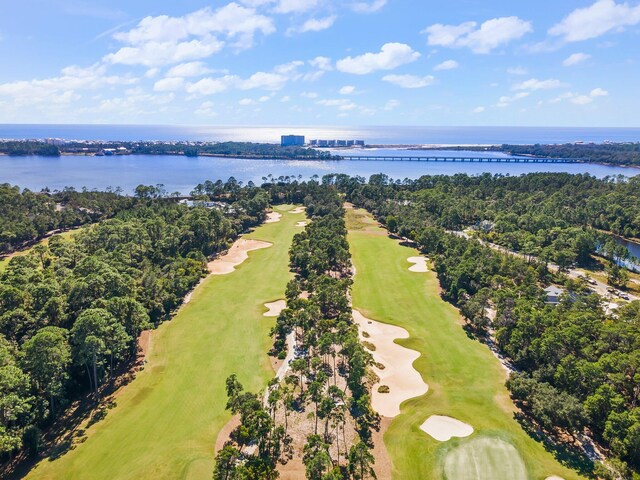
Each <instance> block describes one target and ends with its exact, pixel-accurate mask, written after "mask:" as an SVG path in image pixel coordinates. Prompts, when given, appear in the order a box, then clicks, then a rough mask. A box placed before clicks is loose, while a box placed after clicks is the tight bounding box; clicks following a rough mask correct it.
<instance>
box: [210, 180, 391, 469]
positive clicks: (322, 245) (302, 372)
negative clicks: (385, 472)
mask: <svg viewBox="0 0 640 480" xmlns="http://www.w3.org/2000/svg"><path fill="white" fill-rule="evenodd" d="M295 188H296V189H297V188H298V186H296V187H295ZM301 188H303V189H305V190H307V189H308V190H309V192H308V194H307V195H306V198H305V200H304V203H305V206H306V212H307V216H308V217H309V218H310V219H311V223H310V224H309V225H308V226H307V227H306V228H305V230H304V231H303V232H301V233H299V234H297V235H295V237H294V239H293V243H292V246H291V249H290V266H291V270H292V272H293V273H294V274H295V277H294V278H293V279H292V280H291V281H290V282H289V284H288V285H287V289H286V299H287V308H286V309H284V310H283V311H282V313H281V314H280V316H279V317H278V319H277V321H276V326H275V327H274V328H273V331H272V332H271V333H272V335H273V337H274V346H273V350H272V352H271V354H272V355H275V356H278V358H280V359H282V360H284V359H285V358H286V356H287V348H289V349H294V352H295V357H294V359H293V360H292V361H291V363H290V369H289V373H288V374H287V375H286V377H285V378H284V379H283V381H282V382H278V381H277V380H274V381H273V382H272V383H271V384H270V385H269V387H268V389H267V391H266V393H265V395H264V398H263V399H261V397H260V396H259V395H256V394H253V393H247V392H244V390H243V389H242V386H241V385H240V384H239V383H238V381H237V378H236V377H235V376H231V377H229V378H228V379H227V394H228V398H229V402H228V404H227V409H229V410H230V411H231V412H232V413H234V414H236V415H239V416H240V420H241V422H240V425H239V426H238V427H237V428H236V429H235V430H234V431H233V432H232V433H231V436H230V437H231V438H230V440H229V441H228V442H227V444H226V445H225V447H224V448H223V449H222V450H221V451H220V452H219V453H218V455H217V457H216V466H215V471H214V478H215V479H241V478H242V479H244V478H247V479H248V478H252V479H254V478H261V479H262V478H264V479H269V478H277V477H278V471H277V465H278V463H286V462H288V461H289V460H290V459H291V458H292V457H293V456H294V455H295V452H294V450H295V447H296V445H294V444H293V439H292V438H291V435H290V432H291V428H292V427H291V425H292V423H295V424H297V423H299V421H300V420H302V422H306V424H307V426H308V429H307V434H306V441H305V443H304V446H303V447H302V450H303V455H302V461H303V463H304V465H305V469H306V478H308V479H310V480H338V479H347V478H348V479H366V478H375V473H374V471H373V468H372V465H373V462H374V458H373V455H372V454H371V451H370V448H371V447H372V444H371V429H373V428H377V425H378V423H379V417H378V415H377V414H376V413H375V412H373V411H372V409H371V407H370V397H369V394H370V392H369V387H370V382H369V380H368V379H367V367H368V365H370V363H371V361H372V359H371V355H370V354H369V353H368V352H367V351H366V350H365V349H364V347H363V346H362V344H361V343H360V341H359V337H358V330H357V326H355V324H354V323H353V319H352V313H351V306H350V302H349V298H348V292H349V288H350V285H351V278H350V277H351V257H350V253H349V245H348V243H347V240H346V234H347V230H346V227H345V223H344V211H343V208H342V201H341V199H340V197H339V196H338V195H337V193H336V192H335V190H334V189H329V188H326V187H322V186H320V185H318V184H317V183H316V182H310V183H309V184H304V185H302V186H301ZM292 338H293V339H294V340H293V343H294V345H291V344H290V343H289V345H287V343H288V341H289V342H291V339H292ZM288 339H289V340H288ZM294 419H297V421H296V422H294V421H293V420H294ZM251 446H255V447H257V448H255V451H254V450H253V449H251V448H250V447H251Z"/></svg>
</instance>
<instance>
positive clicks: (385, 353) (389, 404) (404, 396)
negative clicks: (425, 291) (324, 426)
mask: <svg viewBox="0 0 640 480" xmlns="http://www.w3.org/2000/svg"><path fill="white" fill-rule="evenodd" d="M353 320H354V322H355V323H356V324H357V325H358V326H359V327H360V328H359V330H360V339H361V340H363V341H367V342H369V343H372V344H373V345H375V347H376V349H375V351H374V352H372V355H373V359H374V360H375V361H376V362H378V363H381V364H382V365H384V367H385V368H384V369H383V370H380V369H378V368H377V367H375V366H373V367H372V368H373V370H374V371H375V373H376V374H377V375H378V377H379V378H380V381H379V382H378V383H376V384H375V385H374V386H373V388H372V389H371V406H372V407H373V409H374V410H375V411H376V412H378V413H379V414H380V415H382V416H384V417H395V416H397V415H399V414H400V404H401V403H402V402H404V401H405V400H408V399H409V398H414V397H419V396H420V395H424V394H425V393H427V390H429V386H428V385H427V384H426V383H424V380H422V376H420V373H418V371H417V370H416V369H415V368H413V362H414V361H415V360H416V359H417V358H418V357H419V356H420V353H419V352H416V351H415V350H410V349H408V348H405V347H401V346H400V345H398V344H396V343H394V342H393V341H394V339H396V338H409V332H407V331H406V330H405V329H404V328H400V327H396V326H395V325H387V324H384V323H380V322H376V321H375V320H370V319H368V318H366V317H365V316H364V315H362V314H361V313H360V312H358V311H357V310H354V311H353ZM363 331H365V332H367V333H368V335H369V336H368V337H366V338H365V337H364V336H363V335H362V332H363ZM381 385H386V386H388V387H389V393H380V392H379V391H378V387H380V386H381Z"/></svg>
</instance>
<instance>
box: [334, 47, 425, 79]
mask: <svg viewBox="0 0 640 480" xmlns="http://www.w3.org/2000/svg"><path fill="white" fill-rule="evenodd" d="M418 58H420V54H419V53H418V52H416V51H414V50H413V49H412V48H411V47H410V46H409V45H406V44H404V43H386V44H384V45H383V46H382V48H381V49H380V52H379V53H365V54H364V55H360V56H357V57H346V58H343V59H342V60H338V62H337V64H336V68H337V69H338V70H339V71H341V72H345V73H353V74H355V75H366V74H368V73H371V72H375V71H376V70H393V69H394V68H397V67H399V66H401V65H406V64H407V63H411V62H415V61H416V60H417V59H418Z"/></svg>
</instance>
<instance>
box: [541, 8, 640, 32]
mask: <svg viewBox="0 0 640 480" xmlns="http://www.w3.org/2000/svg"><path fill="white" fill-rule="evenodd" d="M638 24H640V5H637V6H635V7H632V6H630V5H629V4H628V3H616V2H615V1H614V0H598V1H597V2H595V3H594V4H593V5H591V6H589V7H585V8H578V9H576V10H574V11H573V12H571V13H570V14H569V15H567V16H566V17H565V18H564V19H563V20H562V21H561V22H560V23H558V24H556V25H554V26H553V27H551V28H550V29H549V34H550V35H553V36H557V37H562V39H563V40H564V41H566V42H579V41H582V40H588V39H590V38H596V37H599V36H601V35H604V34H605V33H607V32H610V31H613V30H618V29H621V28H624V27H627V26H632V25H638Z"/></svg>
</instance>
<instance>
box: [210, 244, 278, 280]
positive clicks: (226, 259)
mask: <svg viewBox="0 0 640 480" xmlns="http://www.w3.org/2000/svg"><path fill="white" fill-rule="evenodd" d="M270 246H271V243H269V242H262V241H260V240H246V239H244V238H241V239H240V240H237V241H236V242H235V243H234V244H233V245H232V247H231V248H230V249H229V251H228V252H227V253H226V254H224V255H223V256H221V257H220V258H216V259H215V260H214V261H212V262H209V264H208V265H207V266H208V268H209V272H211V274H212V275H226V274H228V273H232V272H234V271H235V269H236V267H237V266H238V265H240V264H241V263H242V262H244V261H245V260H246V259H247V258H249V254H248V252H250V251H252V250H260V249H261V248H269V247H270Z"/></svg>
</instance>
